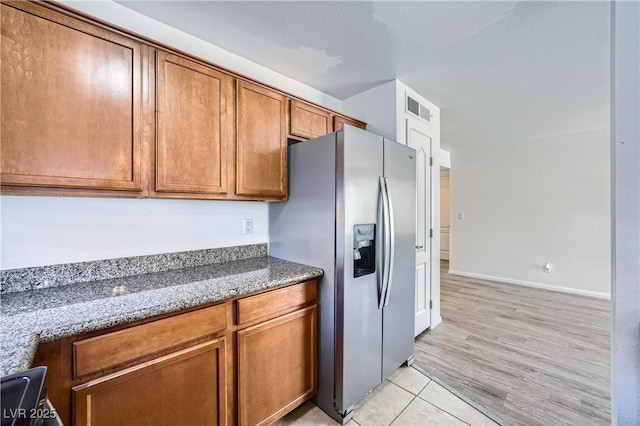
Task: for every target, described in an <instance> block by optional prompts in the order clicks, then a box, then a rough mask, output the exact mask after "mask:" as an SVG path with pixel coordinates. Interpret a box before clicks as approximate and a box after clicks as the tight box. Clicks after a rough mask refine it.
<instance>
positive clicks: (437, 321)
mask: <svg viewBox="0 0 640 426" xmlns="http://www.w3.org/2000/svg"><path fill="white" fill-rule="evenodd" d="M441 322H442V317H438V318H436V320H435V321H433V324H431V327H429V328H430V329H431V330H433V329H434V328H436V327H437V326H438V325H440V323H441Z"/></svg>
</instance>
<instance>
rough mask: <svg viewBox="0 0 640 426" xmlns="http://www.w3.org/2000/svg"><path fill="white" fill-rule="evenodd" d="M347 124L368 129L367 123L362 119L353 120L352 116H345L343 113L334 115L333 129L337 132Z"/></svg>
mask: <svg viewBox="0 0 640 426" xmlns="http://www.w3.org/2000/svg"><path fill="white" fill-rule="evenodd" d="M345 124H349V125H350V126H354V127H359V128H360V129H366V128H367V125H366V124H364V123H363V122H362V121H358V120H353V119H351V118H347V117H344V116H342V115H334V116H333V131H334V132H337V131H338V130H342V127H343V126H344V125H345Z"/></svg>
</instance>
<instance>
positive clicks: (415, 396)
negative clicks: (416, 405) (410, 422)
mask: <svg viewBox="0 0 640 426" xmlns="http://www.w3.org/2000/svg"><path fill="white" fill-rule="evenodd" d="M409 393H411V392H409ZM411 395H413V393H411ZM417 397H418V395H413V398H411V401H409V403H408V404H407V405H406V407H404V408H403V409H402V410H401V411H400V412H399V413H398V415H397V416H395V417H394V418H393V420H391V422H389V424H388V425H387V426H391V425H392V424H393V422H395V421H396V420H398V417H400V415H401V414H402V413H404V410H406V409H407V408H409V406H410V405H411V403H413V401H415V400H416V398H417Z"/></svg>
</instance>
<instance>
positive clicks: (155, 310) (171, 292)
mask: <svg viewBox="0 0 640 426" xmlns="http://www.w3.org/2000/svg"><path fill="white" fill-rule="evenodd" d="M269 259H272V260H274V261H278V262H277V267H274V269H276V268H277V269H278V273H277V274H275V275H276V276H275V277H273V278H272V277H271V276H270V275H271V274H270V272H271V269H268V271H269V272H263V271H257V272H250V273H244V274H241V275H240V276H233V277H232V278H231V279H225V278H224V277H220V278H215V279H211V280H204V281H199V282H193V283H187V284H179V285H176V286H174V287H163V288H161V289H157V290H150V291H146V292H140V293H134V294H130V295H126V296H119V297H116V298H110V299H100V300H93V301H87V302H81V303H77V304H69V305H64V306H60V307H55V308H52V309H44V310H42V311H37V312H27V313H21V314H17V315H14V316H8V317H2V318H0V376H4V375H7V374H12V373H15V372H18V371H22V370H25V369H28V368H30V367H31V365H32V362H33V359H34V356H35V353H36V350H37V347H38V344H39V343H40V342H49V341H55V340H58V339H62V338H65V337H71V336H75V335H80V334H84V333H87V332H91V331H97V330H102V329H107V328H110V327H114V326H117V325H122V324H127V323H130V322H134V321H138V320H144V319H148V318H152V317H154V316H159V315H163V314H170V313H173V312H179V311H182V310H185V309H189V308H194V307H198V306H203V305H207V304H210V303H214V302H220V301H223V300H226V299H230V298H234V297H239V296H246V295H250V294H252V293H255V292H258V291H262V290H268V289H275V288H278V287H281V286H286V285H290V284H294V283H296V282H302V281H305V280H308V279H312V278H316V277H320V276H321V275H322V274H323V272H322V270H321V269H319V268H315V267H311V266H307V265H301V264H297V263H293V262H287V261H283V260H280V259H274V258H269ZM264 277H267V278H266V279H265V278H264ZM150 300H152V301H153V302H149V301H150ZM155 301H157V302H155Z"/></svg>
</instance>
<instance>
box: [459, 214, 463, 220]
mask: <svg viewBox="0 0 640 426" xmlns="http://www.w3.org/2000/svg"><path fill="white" fill-rule="evenodd" d="M462 219H464V213H462V212H460V213H458V220H462Z"/></svg>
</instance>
